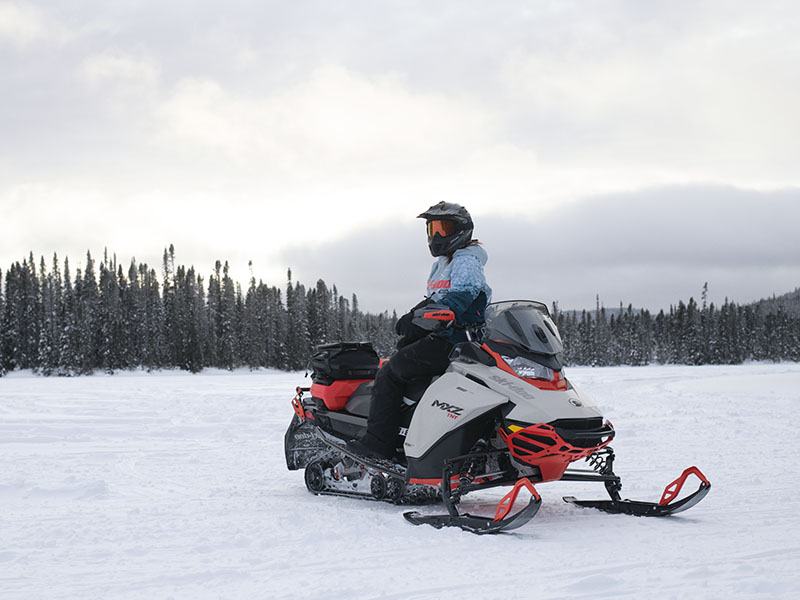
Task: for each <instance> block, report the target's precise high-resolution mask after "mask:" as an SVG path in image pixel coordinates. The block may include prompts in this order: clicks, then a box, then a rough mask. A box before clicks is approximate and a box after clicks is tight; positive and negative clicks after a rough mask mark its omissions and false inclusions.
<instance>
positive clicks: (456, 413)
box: [431, 400, 464, 419]
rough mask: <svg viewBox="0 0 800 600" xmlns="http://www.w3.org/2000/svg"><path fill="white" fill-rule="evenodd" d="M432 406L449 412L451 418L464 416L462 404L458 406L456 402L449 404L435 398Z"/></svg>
mask: <svg viewBox="0 0 800 600" xmlns="http://www.w3.org/2000/svg"><path fill="white" fill-rule="evenodd" d="M431 406H435V407H437V408H438V409H439V410H443V411H445V412H446V413H447V416H448V417H450V418H451V419H457V418H458V417H460V416H462V414H463V412H464V409H463V408H461V407H460V406H456V405H455V404H448V403H447V402H439V401H438V400H434V401H433V402H432V403H431Z"/></svg>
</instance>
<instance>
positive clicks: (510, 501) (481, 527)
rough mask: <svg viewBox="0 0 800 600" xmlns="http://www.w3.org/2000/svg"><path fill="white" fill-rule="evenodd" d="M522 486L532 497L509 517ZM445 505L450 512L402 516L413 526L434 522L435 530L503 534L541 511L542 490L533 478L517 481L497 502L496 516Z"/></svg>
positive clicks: (405, 514)
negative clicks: (445, 529)
mask: <svg viewBox="0 0 800 600" xmlns="http://www.w3.org/2000/svg"><path fill="white" fill-rule="evenodd" d="M522 488H526V489H527V490H528V491H529V492H530V493H531V499H530V501H529V502H528V504H527V506H525V508H523V509H522V510H521V511H519V512H517V513H516V514H513V515H511V516H509V514H510V513H511V509H512V508H513V506H514V503H515V502H516V500H517V496H518V495H519V492H520V491H521V490H522ZM446 504H447V509H448V511H450V514H447V515H423V514H422V513H420V512H418V511H409V512H406V513H403V517H405V519H406V521H408V522H409V523H411V524H412V525H431V526H432V527H435V528H436V529H442V528H443V527H459V528H460V529H463V530H464V531H469V532H471V533H477V534H479V535H480V534H489V533H500V532H501V531H511V530H513V529H517V528H518V527H522V526H523V525H525V524H526V523H527V522H528V521H530V520H531V519H533V517H535V516H536V513H537V512H539V507H540V506H541V504H542V498H541V496H539V493H538V492H537V491H536V488H535V487H534V486H533V484H532V483H531V482H530V480H529V479H528V478H526V477H525V478H522V479H520V480H519V481H517V482H516V483H515V484H514V487H513V488H512V489H511V491H510V492H508V493H507V494H506V495H505V496H503V498H502V499H501V500H500V502H499V503H498V504H497V511H496V512H495V516H494V518H491V517H480V516H475V515H471V514H469V513H464V514H459V513H458V510H457V509H456V508H455V507H454V506H453V505H452V504H450V503H446Z"/></svg>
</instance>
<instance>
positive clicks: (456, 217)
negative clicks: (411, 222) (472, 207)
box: [417, 202, 474, 256]
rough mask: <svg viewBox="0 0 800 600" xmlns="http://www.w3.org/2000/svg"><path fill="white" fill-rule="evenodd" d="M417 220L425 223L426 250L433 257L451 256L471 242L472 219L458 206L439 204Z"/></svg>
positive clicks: (465, 210)
mask: <svg viewBox="0 0 800 600" xmlns="http://www.w3.org/2000/svg"><path fill="white" fill-rule="evenodd" d="M417 218H418V219H425V221H426V224H427V226H428V248H430V251H431V254H433V255H434V256H446V255H448V254H451V253H453V252H455V251H456V250H458V249H459V248H464V247H465V246H466V245H467V244H469V242H470V240H472V229H473V227H474V226H473V224H472V217H470V216H469V212H467V209H466V208H464V207H463V206H461V205H460V204H455V203H452V202H439V204H434V205H433V206H431V207H430V208H429V209H428V210H426V211H425V212H424V213H422V214H421V215H418V216H417Z"/></svg>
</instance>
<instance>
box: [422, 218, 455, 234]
mask: <svg viewBox="0 0 800 600" xmlns="http://www.w3.org/2000/svg"><path fill="white" fill-rule="evenodd" d="M427 227H428V237H429V238H432V237H433V236H434V235H436V234H437V233H438V234H439V235H441V236H442V237H449V236H451V235H453V234H454V233H455V232H456V224H455V221H445V220H443V219H437V220H435V221H428V223H427Z"/></svg>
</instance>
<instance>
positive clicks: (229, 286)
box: [0, 246, 800, 375]
mask: <svg viewBox="0 0 800 600" xmlns="http://www.w3.org/2000/svg"><path fill="white" fill-rule="evenodd" d="M228 271H229V269H228V263H227V262H225V263H221V262H220V261H217V262H216V264H215V265H214V269H213V272H212V274H211V275H210V276H209V278H208V282H207V284H206V282H205V281H204V278H203V277H202V275H200V274H199V273H198V272H197V271H196V270H195V268H194V267H188V268H187V267H185V266H184V265H179V266H177V267H176V266H175V250H174V248H173V247H172V246H170V247H169V248H168V249H166V250H165V251H164V255H163V263H162V265H161V266H160V269H159V271H156V269H155V268H152V267H150V266H148V265H147V264H143V263H136V262H135V261H132V262H131V263H130V265H129V266H128V268H127V269H125V268H124V267H123V266H122V265H121V264H118V263H117V260H116V258H115V257H113V256H112V257H109V256H108V254H107V253H105V254H104V256H103V259H102V261H100V262H97V261H95V260H94V259H93V258H92V256H91V254H90V253H87V256H86V262H85V264H83V265H82V266H81V267H78V268H75V274H74V276H73V275H72V271H71V267H70V264H69V261H68V260H65V261H64V262H63V264H62V263H61V262H60V261H59V259H58V257H57V256H55V255H54V256H53V258H52V260H51V261H50V262H49V264H48V262H47V261H45V259H44V258H41V259H40V260H39V263H38V266H37V263H36V261H35V260H34V257H33V254H31V255H29V257H28V258H27V259H25V260H23V261H22V262H21V263H19V262H17V263H14V264H13V265H11V267H10V268H9V269H8V270H7V271H6V272H5V273H0V375H2V374H4V373H7V372H9V371H12V370H15V369H32V370H33V371H35V372H38V373H41V374H43V375H80V374H88V373H93V372H95V371H104V372H109V373H110V372H114V371H117V370H121V369H135V368H144V369H148V370H149V369H162V368H179V369H184V370H188V371H192V372H197V371H200V370H201V369H203V368H205V367H218V368H224V369H233V368H237V367H250V368H257V367H272V368H277V369H286V370H295V369H303V368H305V367H306V365H307V363H308V359H309V357H310V355H311V353H312V352H313V348H314V347H315V346H316V345H318V344H322V343H326V342H331V341H338V340H368V341H371V342H372V343H373V344H374V345H375V347H376V349H377V350H378V352H379V353H380V354H381V355H383V356H388V355H390V354H391V352H392V350H393V348H394V344H395V342H396V335H395V333H394V326H395V323H396V321H397V316H396V315H395V314H391V315H390V314H389V313H388V312H383V313H380V314H370V313H365V312H362V311H360V310H359V307H358V299H357V297H356V295H355V294H353V296H352V297H351V298H349V299H348V298H346V297H344V296H341V295H339V293H338V291H337V289H336V286H333V287H332V288H329V287H328V286H327V284H326V283H325V282H324V281H323V280H319V281H317V284H316V286H314V287H311V288H306V287H305V286H303V285H302V284H301V283H299V282H293V281H292V275H291V270H290V271H289V272H288V277H287V283H286V287H285V289H281V288H278V287H275V286H269V285H267V284H265V283H263V282H262V281H258V282H256V280H255V278H253V277H251V278H250V281H249V282H248V286H247V289H245V290H243V289H242V287H241V286H240V284H239V283H237V282H235V281H233V280H232V278H231V277H230V275H229V272H228ZM706 295H707V285H706V286H705V287H704V288H703V292H702V295H701V302H700V304H698V303H697V302H696V301H695V300H694V299H689V301H688V302H683V301H681V302H678V303H677V305H675V306H673V307H671V308H670V309H669V310H668V311H663V310H662V311H660V312H659V313H658V314H656V315H655V316H653V315H652V314H651V313H650V312H649V311H647V310H635V309H634V308H633V307H632V306H628V308H627V309H624V308H623V307H622V306H620V308H619V309H615V310H611V311H607V310H606V309H605V308H603V307H602V306H600V303H599V300H598V304H597V307H596V309H595V310H592V311H582V312H577V311H560V310H558V307H557V305H555V304H554V306H553V313H554V317H555V319H556V322H557V324H558V327H559V329H560V330H561V335H562V338H563V339H564V346H565V353H566V359H567V362H568V363H569V364H580V365H597V366H602V365H622V364H624V365H645V364H649V363H652V362H657V363H676V364H695V365H699V364H733V363H740V362H742V361H745V360H770V361H780V360H791V361H800V311H798V310H797V306H796V304H798V300H800V294H798V293H797V291H796V292H795V293H794V294H793V295H787V298H788V299H789V300H787V303H788V304H786V306H784V302H782V301H779V300H776V299H772V300H769V301H762V302H759V303H754V304H748V305H737V304H736V303H734V302H729V301H727V300H726V301H725V302H724V304H722V305H720V306H715V305H714V304H713V303H708V302H707V301H706ZM794 296H797V298H795V297H794Z"/></svg>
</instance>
